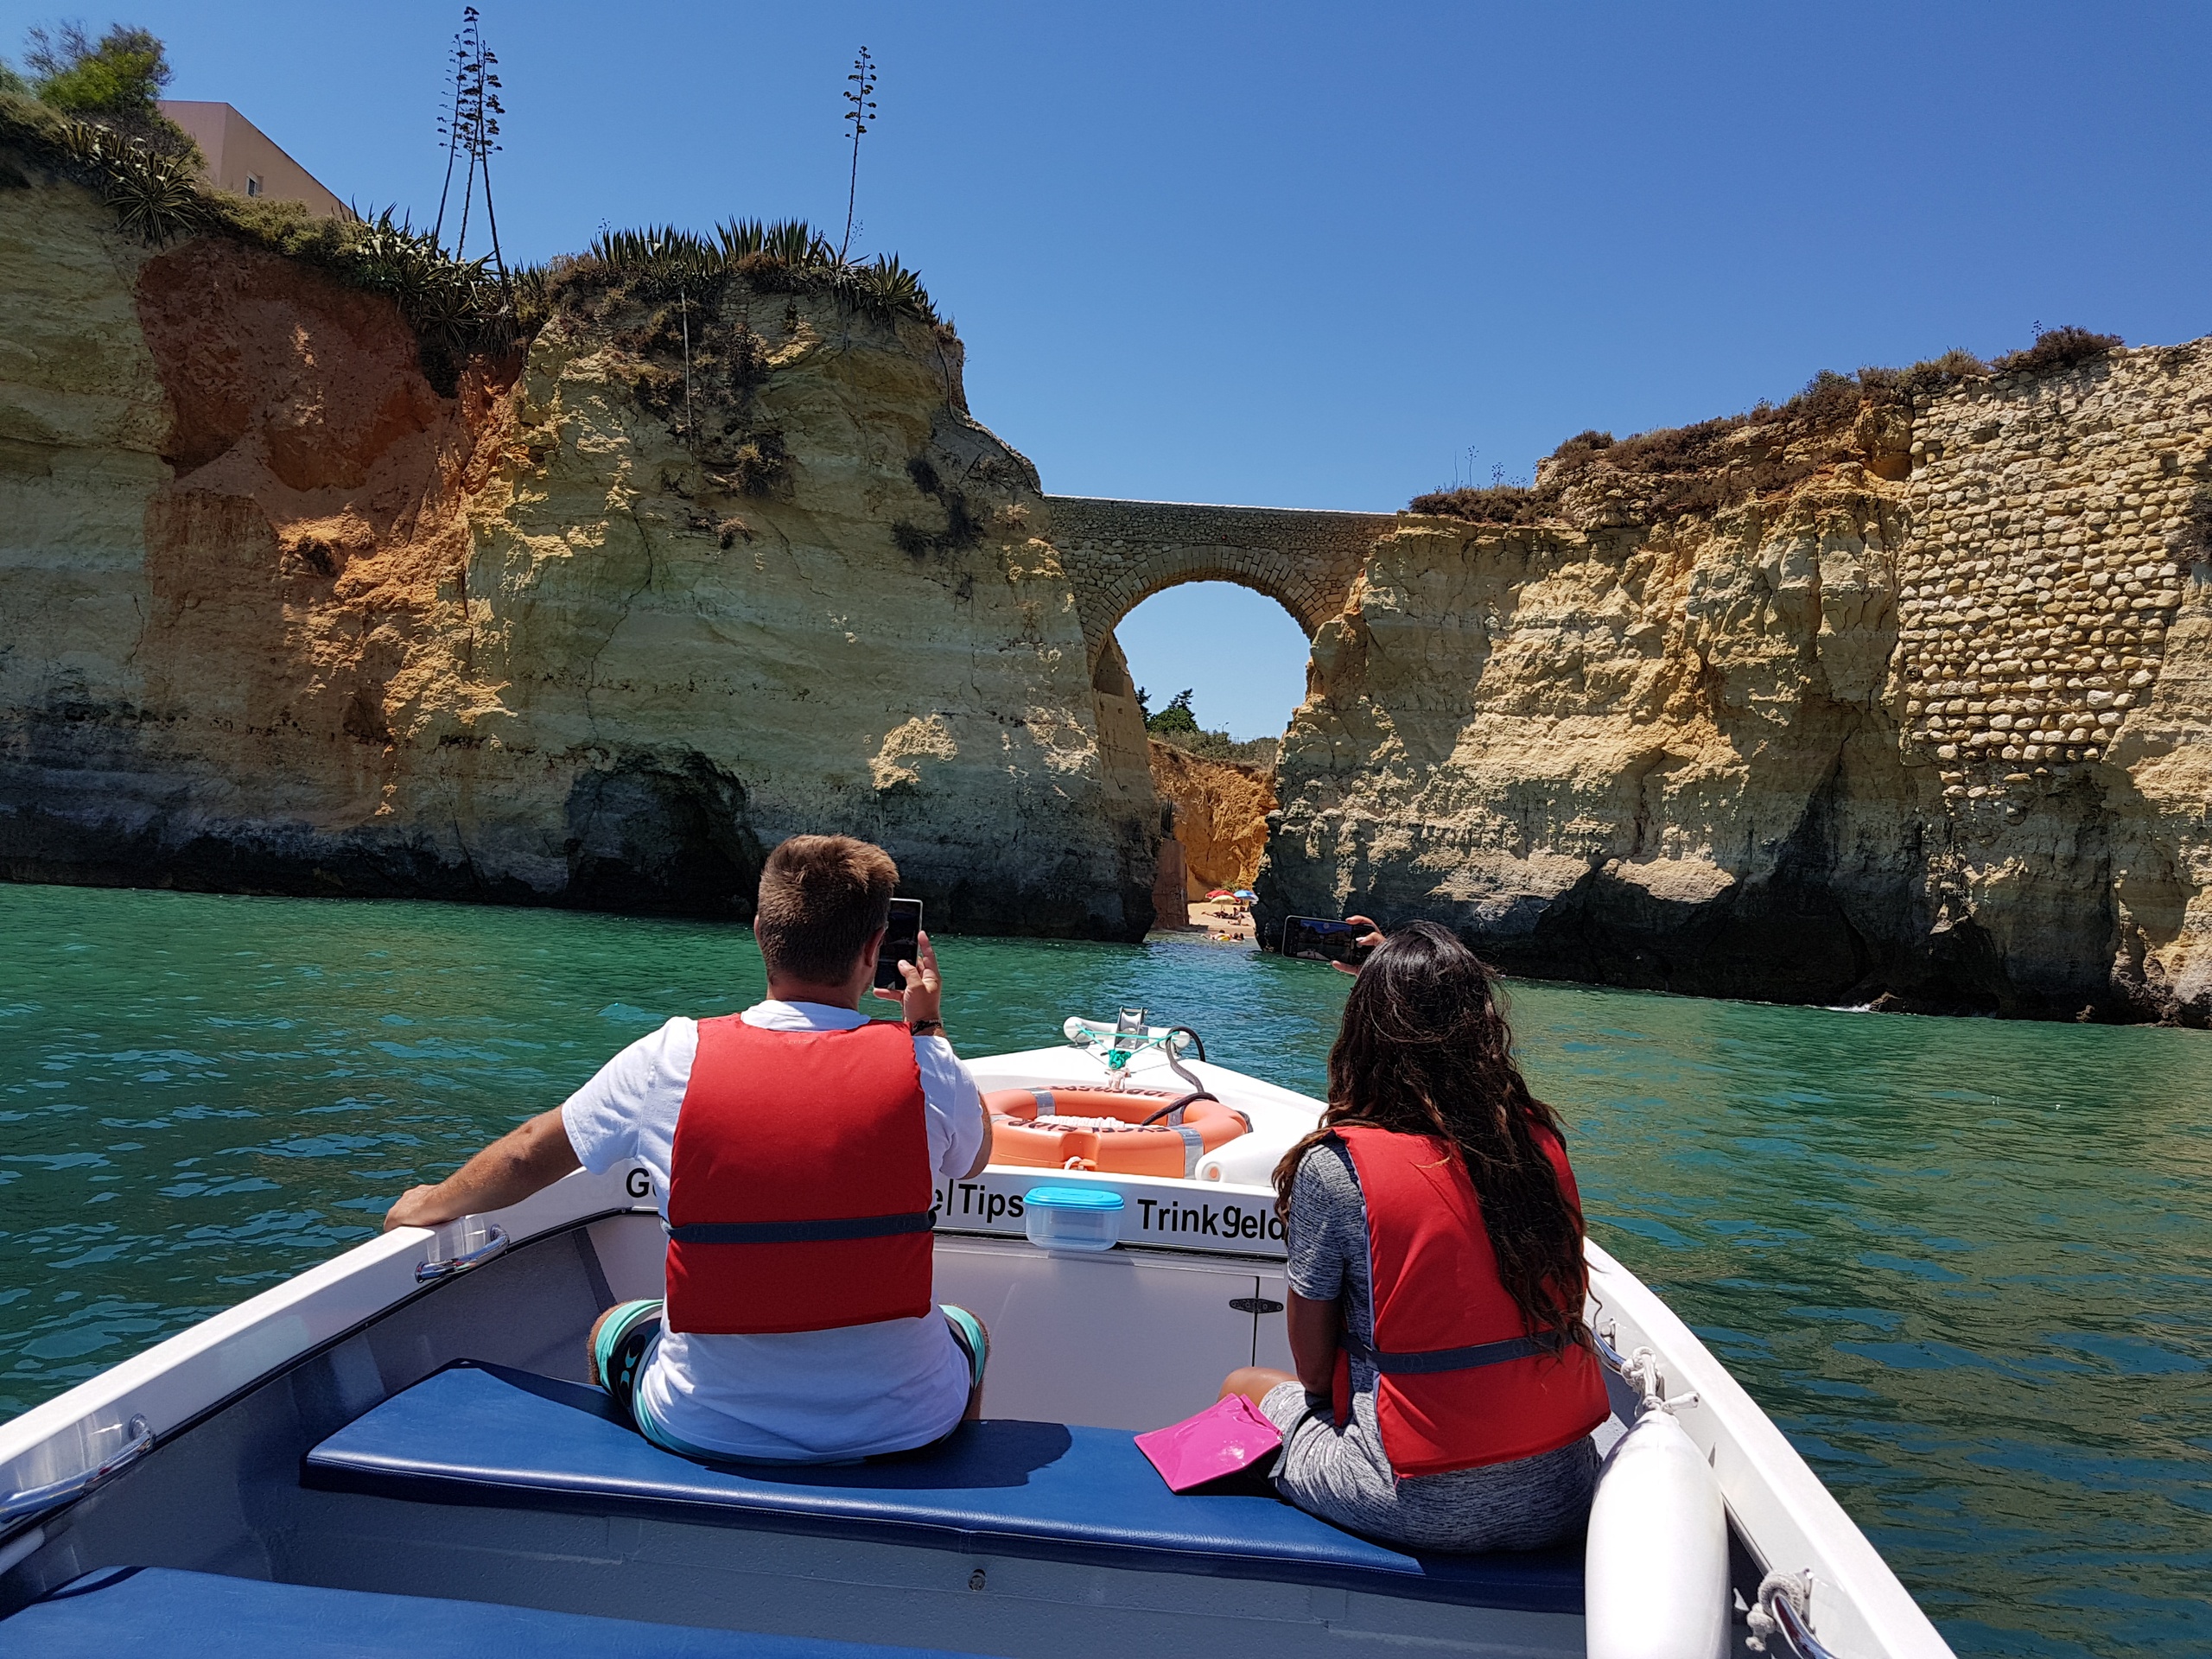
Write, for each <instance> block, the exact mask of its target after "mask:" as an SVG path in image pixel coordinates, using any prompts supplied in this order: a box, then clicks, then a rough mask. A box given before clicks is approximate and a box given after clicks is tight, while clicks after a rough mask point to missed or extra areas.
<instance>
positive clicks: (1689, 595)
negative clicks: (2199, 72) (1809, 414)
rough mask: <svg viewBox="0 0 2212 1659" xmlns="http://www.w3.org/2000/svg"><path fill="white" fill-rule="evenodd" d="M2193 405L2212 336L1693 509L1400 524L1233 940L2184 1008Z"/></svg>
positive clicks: (1977, 396)
mask: <svg viewBox="0 0 2212 1659" xmlns="http://www.w3.org/2000/svg"><path fill="white" fill-rule="evenodd" d="M2208 409H2212V344H2208V343H2207V342H2199V343H2197V344H2196V345H2193V346H2182V347H2177V348H2171V349H2157V350H2154V349H2145V350H2139V351H2136V352H2132V353H2128V352H2120V353H2113V354H2112V355H2111V356H2109V357H2107V358H2105V359H2101V360H2098V361H2095V362H2092V363H2090V364H2088V365H2082V366H2080V367H2076V368H2074V369H2071V370H2069V371H2066V372H2062V373H2057V374H2055V375H2050V376H2047V377H2044V378H2025V377H2016V378H1999V379H1997V380H1995V381H1987V380H1976V381H1972V382H1969V383H1967V385H1965V386H1964V387H1962V388H1961V389H1960V390H1958V391H1953V392H1951V393H1948V394H1946V395H1943V396H1941V397H1933V398H1923V399H1921V400H1919V402H1918V404H1917V405H1916V407H1915V408H1914V409H1913V410H1912V411H1911V413H1910V418H1909V419H1907V418H1906V417H1905V416H1904V415H1902V414H1897V415H1894V416H1890V417H1888V418H1885V420H1883V421H1880V422H1877V423H1874V424H1875V425H1877V426H1878V427H1879V430H1874V431H1872V432H1871V434H1870V435H1862V436H1865V437H1866V443H1865V444H1864V445H1862V446H1861V448H1862V454H1861V456H1860V458H1859V460H1858V461H1844V462H1840V463H1838V464H1835V465H1832V466H1829V467H1825V468H1823V469H1822V470H1821V471H1820V472H1819V473H1818V474H1816V475H1815V476H1813V477H1811V478H1809V479H1808V480H1804V481H1802V482H1801V483H1798V484H1796V486H1794V487H1792V488H1790V489H1789V490H1788V491H1786V492H1783V493H1779V494H1777V495H1774V496H1770V497H1766V498H1762V499H1755V500H1753V501H1751V502H1750V503H1749V504H1747V505H1741V506H1738V507H1737V508H1735V509H1733V510H1731V511H1726V512H1720V513H1718V514H1717V515H1693V514H1685V515H1682V516H1681V517H1680V518H1677V519H1676V520H1675V521H1674V522H1672V523H1669V524H1657V525H1654V526H1649V527H1642V526H1637V525H1636V524H1629V523H1624V522H1622V518H1623V517H1624V515H1622V514H1621V513H1620V512H1618V511H1617V510H1616V509H1615V508H1614V507H1613V506H1612V505H1609V503H1608V501H1607V499H1605V497H1604V495H1603V494H1602V493H1595V492H1593V493H1591V494H1590V495H1589V496H1588V497H1586V499H1583V500H1582V501H1580V503H1577V502H1576V501H1575V498H1574V495H1573V492H1570V493H1569V498H1568V499H1569V502H1570V512H1569V514H1568V516H1567V522H1564V523H1560V524H1555V525H1545V526H1535V527H1530V528H1512V529H1507V528H1496V527H1488V526H1479V525H1474V524H1466V523H1462V522H1459V521H1457V520H1453V519H1445V518H1419V517H1415V516H1413V515H1405V516H1402V518H1401V519H1400V521H1399V524H1398V527H1397V529H1396V530H1395V532H1394V533H1392V534H1390V535H1388V536H1386V537H1383V538H1382V539H1381V540H1380V541H1379V542H1378V543H1376V548H1375V550H1374V553H1373V555H1372V556H1371V557H1370V560H1369V562H1368V563H1367V566H1366V568H1365V569H1364V571H1363V575H1362V576H1361V578H1360V580H1359V582H1357V584H1356V585H1355V587H1354V589H1353V592H1352V594H1351V599H1350V601H1349V602H1348V603H1347V605H1346V607H1345V609H1344V613H1343V614H1342V615H1341V616H1340V617H1338V618H1337V619H1335V620H1332V621H1330V622H1328V623H1326V624H1325V625H1324V626H1322V627H1321V629H1320V630H1319V634H1318V636H1317V638H1316V640H1315V645H1314V653H1313V694H1312V695H1311V696H1309V698H1308V700H1307V702H1306V705H1305V706H1304V707H1303V708H1302V709H1300V712H1299V714H1298V715H1297V716H1296V718H1295V719H1294V721H1293V723H1292V727H1291V729H1290V732H1289V734H1288V736H1287V739H1286V742H1285V746H1284V751H1283V755H1282V760H1281V772H1280V787H1281V793H1282V797H1283V803H1284V804H1283V808H1282V810H1281V814H1280V816H1279V817H1278V819H1277V820H1276V822H1277V824H1278V828H1277V829H1276V831H1275V833H1274V837H1273V839H1272V841H1271V842H1270V846H1269V854H1268V869H1267V871H1266V873H1265V874H1264V875H1263V877H1262V883H1261V887H1260V891H1261V893H1262V901H1263V902H1262V927H1263V930H1264V928H1265V926H1266V925H1268V923H1269V922H1271V921H1274V922H1279V919H1280V918H1281V916H1282V915H1283V914H1285V913H1287V912H1306V911H1313V912H1343V911H1345V910H1366V911H1368V912H1371V913H1373V914H1375V915H1376V916H1378V917H1381V918H1386V919H1388V918H1398V917H1404V916H1409V915H1416V914H1421V915H1430V916H1435V917H1438V918H1445V919H1449V920H1451V921H1452V922H1453V923H1455V924H1456V925H1459V926H1460V927H1461V928H1462V929H1463V930H1464V931H1465V933H1466V935H1467V936H1468V937H1469V938H1471V940H1473V941H1475V942H1477V943H1478V945H1479V946H1480V947H1481V948H1482V949H1484V950H1485V951H1487V952H1488V953H1490V954H1491V955H1492V956H1493V957H1496V958H1497V960H1499V961H1500V962H1501V963H1503V964H1504V965H1506V966H1508V967H1509V968H1511V969H1520V970H1522V971H1526V972H1529V973H1533V974H1541V975H1551V976H1562V977H1569V978H1575V979H1582V980H1589V981H1594V982H1602V983H1611V984H1620V985H1631V986H1641V987H1649V988H1663V989H1672V990H1679V991H1691V992H1700V993H1712V994H1719V995H1735V996H1750V997H1766V998H1775V999H1781V1000H1789V1001H1826V1002H1853V1003H1858V1002H1866V1001H1876V1002H1878V1003H1879V1004H1880V1005H1882V1006H1890V1007H1923V1008H1930V1009H1984V1010H1990V1011H1995V1012H2002V1013H2006V1014H2029V1015H2045V1016H2059V1017H2069V1016H2074V1015H2076V1014H2094V1015H2098V1016H2104V1017H2136V1018H2143V1017H2152V1018H2172V1019H2182V1020H2189V1021H2190V1022H2193V1023H2202V1022H2204V1021H2205V1020H2207V1018H2208V1016H2212V957H2208V945H2212V931H2208V930H2212V899H2209V898H2208V895H2207V879H2208V876H2212V832H2208V831H2207V829H2206V828H2205V825H2206V822H2207V814H2208V809H2209V808H2212V747H2208V746H2207V743H2206V741H2205V738H2206V735H2207V734H2206V732H2205V730H2204V728H2205V725H2206V722H2207V721H2212V702H2208V697H2207V693H2208V692H2209V691H2212V658H2208V656H2207V652H2208V648H2212V571H2209V570H2208V567H2207V565H2206V563H2205V562H2204V561H2205V559H2206V557H2207V553H2206V548H2205V541H2204V530H2205V523H2206V518H2205V513H2204V510H2203V497H2202V493H2201V492H2202V491H2203V489H2204V487H2205V485H2204V480H2206V479H2207V477H2208V476H2212V461H2208V447H2209V446H2208V440H2212V423H2208V418H2207V414H2206V411H2207V410H2208ZM1862 424H1867V423H1864V422H1862ZM1882 473H1895V474H1898V476H1897V477H1896V478H1895V479H1885V478H1884V477H1882V476H1880V475H1878V474H1882Z"/></svg>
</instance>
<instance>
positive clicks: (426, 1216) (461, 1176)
mask: <svg viewBox="0 0 2212 1659" xmlns="http://www.w3.org/2000/svg"><path fill="white" fill-rule="evenodd" d="M579 1162H580V1160H578V1158H577V1157H576V1149H575V1147H572V1146H570V1145H569V1127H568V1125H567V1124H566V1123H564V1122H562V1120H561V1109H560V1108H559V1107H557V1106H556V1107H555V1108H554V1109H552V1110H551V1111H550V1112H540V1113H539V1114H538V1115H537V1116H536V1117H533V1118H531V1120H530V1122H527V1123H525V1124H524V1125H523V1126H522V1127H521V1128H518V1129H516V1130H513V1131H512V1132H511V1133H510V1134H507V1135H502V1136H500V1137H499V1139H498V1140H497V1141H493V1143H492V1144H491V1145H490V1146H488V1147H485V1148H484V1150H483V1151H481V1152H480V1153H478V1154H476V1155H475V1156H474V1158H472V1159H470V1160H468V1161H467V1163H465V1164H463V1165H462V1166H461V1167H460V1168H459V1169H458V1170H456V1171H455V1172H454V1173H452V1174H451V1175H448V1176H447V1177H446V1179H444V1180H442V1181H440V1182H439V1183H438V1184H437V1185H435V1186H410V1187H409V1188H408V1189H407V1191H406V1192H403V1193H402V1194H400V1198H399V1202H398V1203H397V1204H395V1205H392V1206H391V1209H389V1210H387V1211H385V1217H384V1230H385V1231H386V1232H387V1233H388V1232H390V1231H391V1230H392V1229H393V1228H395V1227H439V1226H442V1225H444V1224H446V1223H447V1222H448V1221H459V1220H460V1219H461V1217H463V1216H474V1215H481V1214H482V1213H483V1212H484V1211H486V1210H504V1209H505V1208H506V1207H507V1206H508V1205H511V1204H520V1203H521V1202H522V1201H523V1200H524V1198H528V1197H529V1196H530V1195H531V1193H533V1192H542V1191H543V1190H544V1189H545V1188H546V1187H549V1186H550V1185H553V1183H554V1182H556V1181H557V1180H559V1179H561V1178H562V1177H563V1175H566V1174H567V1173H569V1171H570V1170H572V1169H575V1168H576V1167H577V1166H578V1164H579Z"/></svg>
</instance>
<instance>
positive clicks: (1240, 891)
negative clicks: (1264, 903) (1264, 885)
mask: <svg viewBox="0 0 2212 1659" xmlns="http://www.w3.org/2000/svg"><path fill="white" fill-rule="evenodd" d="M1236 897H1238V898H1239V899H1243V900H1244V902H1245V903H1246V904H1248V905H1249V904H1256V903H1258V902H1259V898H1260V895H1259V894H1258V893H1255V892H1253V891H1252V889H1251V888H1249V887H1239V888H1237V889H1236Z"/></svg>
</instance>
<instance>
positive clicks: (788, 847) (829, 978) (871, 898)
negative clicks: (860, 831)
mask: <svg viewBox="0 0 2212 1659" xmlns="http://www.w3.org/2000/svg"><path fill="white" fill-rule="evenodd" d="M898 886H899V867H898V866H897V865H896V864H893V862H892V861H891V855H890V854H888V853H887V852H885V851H884V850H883V849H882V848H880V847H878V846H876V845H875V844H874V843H873V842H866V841H859V840H855V838H854V837H853V836H792V837H791V839H790V840H789V841H787V842H784V844H783V845H782V846H780V847H779V848H777V849H776V850H775V851H774V852H772V853H771V854H769V855H768V862H767V863H766V865H765V866H764V867H763V868H762V869H761V871H760V908H759V909H758V910H757V911H756V912H754V915H753V938H756V939H758V940H760V956H761V958H762V960H764V961H765V962H766V963H767V964H768V971H769V972H770V973H772V974H776V975H779V976H782V977H785V978H788V979H798V980H804V981H806V982H808V983H810V984H814V985H834V984H836V983H837V982H840V981H842V979H843V978H844V977H845V976H846V975H848V974H849V973H851V972H852V971H853V964H854V963H855V961H856V960H857V959H858V958H859V957H860V953H861V946H862V945H864V944H867V943H868V935H869V934H871V933H873V932H874V931H876V929H878V928H880V927H882V926H884V925H886V924H887V923H888V922H889V921H890V919H891V895H892V893H893V892H894V891H896V890H897V888H898Z"/></svg>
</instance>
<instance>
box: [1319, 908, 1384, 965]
mask: <svg viewBox="0 0 2212 1659" xmlns="http://www.w3.org/2000/svg"><path fill="white" fill-rule="evenodd" d="M1344 920H1346V921H1348V922H1357V923H1358V924H1359V925H1361V926H1362V927H1363V928H1365V929H1366V930H1367V931H1366V932H1364V933H1363V934H1361V935H1360V936H1359V937H1358V938H1356V939H1354V940H1353V941H1352V943H1353V944H1357V945H1362V946H1364V947H1365V948H1366V949H1368V950H1373V949H1374V948H1375V947H1376V945H1378V944H1382V943H1383V930H1382V929H1381V928H1379V927H1377V926H1376V925H1375V918H1373V917H1372V916H1347V917H1345V918H1344ZM1329 966H1330V967H1332V968H1333V969H1336V970H1337V971H1338V973H1340V974H1357V972H1358V971H1359V969H1357V968H1353V967H1349V966H1347V965H1346V964H1345V963H1341V962H1332V963H1330V964H1329Z"/></svg>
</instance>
